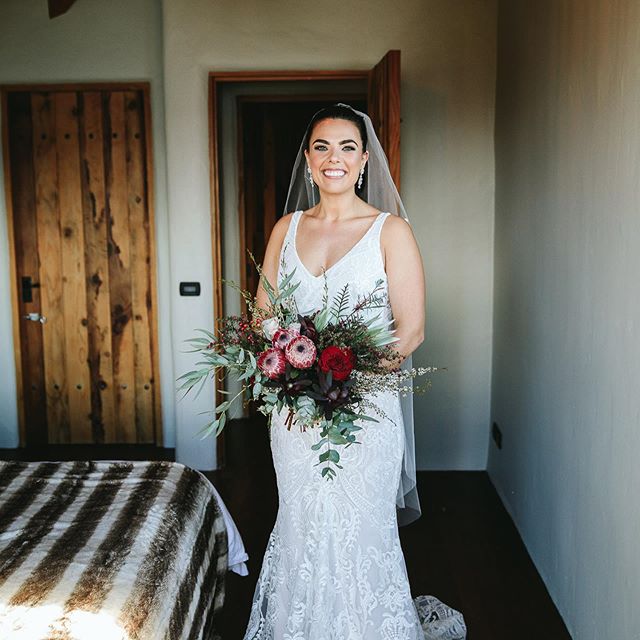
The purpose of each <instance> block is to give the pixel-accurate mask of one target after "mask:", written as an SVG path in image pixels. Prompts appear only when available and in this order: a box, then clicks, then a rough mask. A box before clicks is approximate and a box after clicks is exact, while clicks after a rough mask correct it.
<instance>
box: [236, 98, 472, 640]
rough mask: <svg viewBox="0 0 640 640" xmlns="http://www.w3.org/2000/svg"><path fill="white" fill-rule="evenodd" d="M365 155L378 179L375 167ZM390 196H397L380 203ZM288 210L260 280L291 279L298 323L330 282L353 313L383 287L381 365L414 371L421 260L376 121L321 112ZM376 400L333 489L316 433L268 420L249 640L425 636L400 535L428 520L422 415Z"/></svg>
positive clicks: (394, 399)
mask: <svg viewBox="0 0 640 640" xmlns="http://www.w3.org/2000/svg"><path fill="white" fill-rule="evenodd" d="M370 153H373V154H375V160H376V165H374V168H373V169H372V167H367V163H368V162H370V161H373V159H374V157H373V156H370ZM380 156H382V157H380ZM302 182H304V185H305V186H304V187H303V186H302ZM374 182H375V184H374ZM383 182H384V185H383V184H381V183H383ZM385 191H386V192H388V194H391V196H392V197H391V199H388V198H387V199H385V198H384V197H382V196H374V193H378V194H380V193H383V194H384V192H385ZM361 195H362V197H361ZM298 196H302V197H301V198H300V197H298ZM365 200H366V201H365ZM314 202H315V204H313V206H310V205H311V204H312V203H314ZM300 203H303V204H305V205H308V206H306V207H300V208H298V205H299V204H300ZM389 203H391V204H389ZM374 204H375V206H374ZM288 205H290V206H291V209H288V210H289V211H292V209H293V208H295V209H296V210H295V211H292V212H291V213H288V214H287V215H285V216H283V217H282V218H281V219H280V220H278V222H277V223H276V225H275V227H274V229H273V231H272V233H271V236H270V238H269V241H268V244H267V248H266V252H265V257H264V261H263V265H262V268H263V272H264V276H265V277H266V278H267V279H268V280H269V282H270V283H271V284H272V285H273V286H274V288H276V289H277V283H278V282H280V281H281V279H282V277H283V274H284V273H290V272H291V271H293V270H294V269H295V276H294V278H293V279H294V281H300V286H299V287H298V289H297V290H296V291H295V293H294V295H295V298H296V302H297V306H298V309H299V310H300V312H301V313H310V312H312V311H313V310H315V309H318V308H319V307H320V306H321V302H322V295H323V290H324V285H325V278H326V282H327V285H328V288H329V299H331V298H332V297H333V295H334V294H335V293H337V292H338V291H339V290H340V289H341V288H342V287H343V286H344V285H345V284H347V283H348V284H349V291H350V294H351V298H350V301H351V304H355V301H356V300H357V298H358V296H360V295H364V294H367V293H368V292H370V291H371V290H372V289H373V288H374V286H375V283H376V281H377V280H379V279H382V280H383V283H384V288H385V292H386V297H387V306H386V309H385V310H384V311H385V312H386V318H387V319H389V320H390V319H392V318H393V320H394V327H395V329H396V332H395V336H396V337H397V338H398V340H397V342H395V343H394V346H395V348H396V351H397V354H398V355H397V358H396V359H395V360H393V361H389V362H387V363H386V364H387V366H388V367H389V368H390V369H392V368H396V367H398V366H399V365H400V364H401V363H403V365H404V366H406V365H407V363H410V358H407V356H410V354H411V353H412V352H413V351H414V350H415V349H416V347H418V345H420V343H421V342H422V341H423V339H424V325H425V279H424V272H423V263H422V258H421V255H420V250H419V248H418V245H417V243H416V240H415V237H414V235H413V232H412V230H411V227H410V225H409V224H408V221H407V220H406V214H405V213H404V209H403V208H402V203H401V201H400V198H399V196H398V195H397V191H396V190H395V187H393V181H392V180H391V177H390V175H389V170H388V166H387V165H386V159H385V158H384V154H383V152H382V151H381V147H380V144H379V141H378V140H377V138H376V137H375V133H374V132H373V128H372V126H371V121H370V120H369V119H368V117H367V116H365V115H364V114H362V113H360V112H359V111H356V110H354V109H352V108H351V107H348V106H347V105H342V104H340V105H333V106H332V107H329V108H326V109H323V110H321V111H320V112H318V113H317V114H316V115H315V116H314V118H313V119H312V121H311V122H310V124H309V127H308V128H307V132H306V133H305V138H304V140H303V143H302V145H301V152H300V154H299V156H298V160H297V161H296V166H295V167H294V175H293V177H292V181H291V187H290V191H289V198H288ZM385 205H387V207H385ZM391 206H393V208H394V209H395V210H394V211H392V210H390V207H391ZM383 207H384V208H383ZM303 209H304V210H303ZM393 214H396V215H393ZM267 300H268V299H267V295H266V292H265V291H264V289H263V288H262V287H260V288H259V291H258V293H257V304H258V306H260V307H263V308H266V307H267ZM374 311H375V312H379V310H372V311H371V313H373V312H374ZM370 399H371V400H372V401H373V402H375V403H376V404H377V405H378V406H380V407H381V408H382V409H383V411H384V413H385V414H386V415H387V416H389V418H390V419H382V420H380V422H377V423H376V422H363V423H362V426H363V430H362V431H360V432H359V433H358V440H359V444H354V445H352V446H350V447H347V448H346V449H343V450H342V451H341V454H340V455H341V465H342V467H343V468H342V469H339V470H338V471H337V474H336V476H335V478H334V479H332V480H327V479H326V478H322V477H321V465H317V461H318V458H317V452H316V451H313V450H312V449H311V445H312V444H313V443H314V442H317V440H318V439H319V433H318V431H319V430H318V429H307V430H306V431H304V432H303V431H301V430H300V429H297V428H295V427H294V428H291V429H290V430H289V429H287V426H286V425H285V423H284V421H285V418H286V414H287V409H286V407H285V408H284V410H283V411H282V412H281V414H278V413H274V414H273V415H272V418H271V424H270V428H269V430H270V441H271V451H272V456H273V462H274V467H275V471H276V478H277V486H278V498H279V508H278V515H277V519H276V523H275V526H274V528H273V531H272V532H271V535H270V538H269V542H268V545H267V550H266V552H265V556H264V559H263V564H262V569H261V571H260V576H259V578H258V583H257V585H256V590H255V594H254V599H253V605H252V610H251V616H250V620H249V623H248V627H247V630H246V634H245V640H392V639H393V640H400V639H402V640H423V639H424V638H425V631H424V630H423V623H425V621H424V620H421V619H420V617H419V615H418V610H417V608H416V605H415V603H414V601H413V599H412V597H411V593H410V589H409V581H408V578H407V571H406V566H405V560H404V556H403V554H402V549H401V546H400V540H399V537H398V518H399V514H400V516H401V519H402V520H404V522H408V521H411V520H413V519H415V518H416V517H417V516H419V514H420V507H419V502H418V500H417V493H416V490H415V456H414V453H413V416H412V413H410V414H409V415H408V414H407V412H406V409H405V411H404V415H403V405H402V403H403V402H405V401H404V400H402V401H401V399H400V398H399V395H398V393H396V392H383V393H378V394H375V396H373V397H371V398H370ZM407 420H409V421H410V424H408V423H407ZM443 637H445V636H443ZM446 637H451V638H453V637H458V636H454V635H450V636H446ZM459 637H464V636H459Z"/></svg>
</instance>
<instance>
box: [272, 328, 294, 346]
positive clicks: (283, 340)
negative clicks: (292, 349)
mask: <svg viewBox="0 0 640 640" xmlns="http://www.w3.org/2000/svg"><path fill="white" fill-rule="evenodd" d="M298 335H300V334H299V333H295V332H294V331H292V330H291V329H276V332H275V333H274V334H273V340H272V341H271V343H272V344H273V346H274V347H278V348H280V349H284V348H286V346H287V345H288V344H289V343H290V342H291V341H292V340H293V339H294V338H295V337H296V336H298Z"/></svg>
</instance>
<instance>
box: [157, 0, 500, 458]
mask: <svg viewBox="0 0 640 640" xmlns="http://www.w3.org/2000/svg"><path fill="white" fill-rule="evenodd" d="M163 19H164V65H165V67H164V70H165V91H166V117H167V151H168V167H169V209H170V212H171V215H170V229H169V235H170V238H171V256H172V276H173V280H174V282H177V281H178V280H180V279H193V280H200V281H202V282H203V285H204V286H203V293H204V295H203V297H201V298H200V299H192V300H190V301H189V303H188V304H184V303H183V304H179V300H178V299H177V297H176V293H175V289H174V290H172V292H171V295H172V325H173V329H174V339H175V340H176V344H177V342H178V341H179V340H182V339H184V338H187V337H189V336H190V335H191V333H192V332H193V329H194V328H195V327H198V326H207V325H210V324H211V322H212V320H213V312H212V309H211V300H212V297H211V266H210V265H211V246H210V235H209V233H210V219H209V187H208V170H209V169H208V167H209V164H208V162H209V161H208V148H207V136H208V131H207V74H208V72H209V71H211V70H235V69H289V68H291V69H340V68H347V69H349V68H358V69H368V68H370V67H371V66H373V65H374V64H375V63H376V62H377V61H378V60H379V59H380V58H381V57H382V56H383V55H384V54H385V52H386V51H387V50H389V49H394V48H397V49H401V50H402V118H403V124H402V193H403V197H404V200H405V204H406V205H407V208H408V211H409V216H410V218H411V220H412V224H413V227H414V230H415V233H416V236H417V238H418V241H419V244H420V247H421V249H422V253H423V257H424V261H425V270H426V274H427V289H428V291H427V297H428V301H427V307H428V308H427V326H426V340H425V342H424V343H423V345H422V346H421V348H420V349H419V350H418V352H417V354H416V355H415V357H414V363H415V364H416V366H417V365H426V364H438V365H443V366H448V367H449V370H448V372H447V373H442V374H441V375H438V376H437V377H435V378H434V384H433V389H432V390H431V391H429V393H428V394H426V395H425V396H421V397H420V396H419V397H416V400H415V409H416V440H417V456H418V465H419V468H422V469H427V468H428V469H484V468H485V463H486V455H487V445H488V432H489V396H490V358H491V356H490V354H491V297H492V279H493V274H492V267H493V265H492V262H493V260H492V252H493V192H494V170H493V111H494V80H495V78H494V72H495V19H496V3H495V0H460V1H456V2H450V1H448V0H402V1H401V2H396V3H390V2H383V1H381V0H371V1H368V2H365V1H358V2H335V1H330V2H299V1H295V2H294V1H292V0H284V1H281V2H277V3H276V2H264V1H258V0H253V1H245V2H237V1H235V2H232V1H230V0H219V1H217V2H211V1H209V0H189V1H187V0H170V1H165V2H164V3H163ZM175 361H176V372H178V373H180V372H182V371H186V370H187V369H188V368H189V367H190V366H191V364H192V359H191V358H190V357H189V356H188V355H186V354H181V353H176V354H175ZM211 404H212V398H211V397H207V396H206V395H204V394H203V395H202V396H201V398H200V400H199V402H196V403H193V402H191V403H188V404H187V403H178V407H177V421H178V422H177V424H178V428H177V434H178V437H177V447H178V452H179V454H180V457H181V458H182V459H183V460H186V461H190V463H192V462H193V461H199V462H200V463H201V464H208V463H209V462H210V458H209V456H210V452H208V451H206V450H203V448H202V446H201V445H200V444H199V441H197V440H195V439H194V437H193V435H194V433H195V431H196V430H197V428H198V427H199V426H200V424H201V423H202V416H199V415H197V413H198V411H202V410H205V409H208V408H210V407H211Z"/></svg>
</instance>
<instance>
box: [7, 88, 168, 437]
mask: <svg viewBox="0 0 640 640" xmlns="http://www.w3.org/2000/svg"><path fill="white" fill-rule="evenodd" d="M24 91H30V92H31V91H44V92H46V91H141V92H142V95H143V102H144V105H143V109H144V120H145V162H146V168H147V206H148V209H149V256H150V259H151V273H150V277H151V307H152V308H151V327H150V331H151V358H152V367H153V379H154V414H155V424H154V432H155V433H154V435H155V441H156V442H155V446H157V447H161V446H163V445H164V430H163V428H162V402H161V385H160V358H159V353H158V294H157V273H156V272H157V258H156V229H155V191H154V188H155V187H154V185H155V183H154V171H153V126H152V120H151V84H150V83H149V82H66V83H57V84H51V83H37V84H31V83H29V84H3V85H0V109H1V114H2V115H1V117H2V159H3V162H4V188H5V206H6V211H7V236H8V242H9V277H10V279H11V289H10V291H11V309H12V321H13V346H14V360H15V367H16V401H17V405H18V407H17V408H18V428H19V437H20V439H19V446H20V447H24V446H26V435H27V430H26V424H25V417H24V388H23V378H22V376H23V371H22V349H21V345H20V309H19V306H20V305H19V300H18V296H19V291H18V280H17V267H16V254H15V241H16V238H15V229H14V225H13V215H14V211H13V193H12V186H11V184H12V183H11V166H10V158H9V123H8V113H9V112H8V97H9V94H10V93H16V92H24Z"/></svg>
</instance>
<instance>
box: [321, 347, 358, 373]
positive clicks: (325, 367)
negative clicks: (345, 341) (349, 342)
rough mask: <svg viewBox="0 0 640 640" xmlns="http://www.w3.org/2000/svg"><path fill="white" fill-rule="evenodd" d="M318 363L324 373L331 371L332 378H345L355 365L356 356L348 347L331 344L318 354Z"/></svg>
mask: <svg viewBox="0 0 640 640" xmlns="http://www.w3.org/2000/svg"><path fill="white" fill-rule="evenodd" d="M319 365H320V369H322V371H324V372H325V373H328V372H329V371H331V374H332V376H333V378H334V380H346V379H347V378H348V377H349V374H350V373H351V371H352V370H353V368H354V367H355V365H356V357H355V355H354V354H353V351H351V348H350V347H345V348H344V349H341V348H340V347H337V346H335V345H331V346H329V347H327V348H326V349H324V350H323V351H322V353H321V354H320V359H319Z"/></svg>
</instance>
